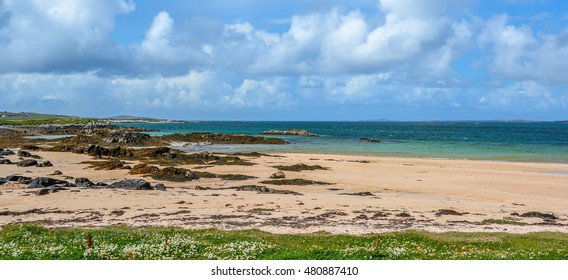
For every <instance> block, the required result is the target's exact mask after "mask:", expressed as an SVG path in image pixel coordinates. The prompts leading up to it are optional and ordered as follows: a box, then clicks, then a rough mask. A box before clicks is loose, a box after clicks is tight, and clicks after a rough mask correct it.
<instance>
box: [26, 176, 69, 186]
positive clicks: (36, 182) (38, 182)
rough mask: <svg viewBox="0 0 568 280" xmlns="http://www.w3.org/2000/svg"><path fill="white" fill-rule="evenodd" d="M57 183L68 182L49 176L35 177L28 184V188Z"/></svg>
mask: <svg viewBox="0 0 568 280" xmlns="http://www.w3.org/2000/svg"><path fill="white" fill-rule="evenodd" d="M57 184H69V183H68V182H66V181H61V180H57V179H53V178H49V177H37V178H35V179H33V180H32V181H31V182H30V183H29V184H28V188H45V187H49V186H53V185H57Z"/></svg>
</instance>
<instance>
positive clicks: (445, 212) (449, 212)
mask: <svg viewBox="0 0 568 280" xmlns="http://www.w3.org/2000/svg"><path fill="white" fill-rule="evenodd" d="M443 215H454V216H462V215H463V214H462V213H460V212H458V211H455V210H451V209H440V210H438V212H436V216H437V217H440V216H443Z"/></svg>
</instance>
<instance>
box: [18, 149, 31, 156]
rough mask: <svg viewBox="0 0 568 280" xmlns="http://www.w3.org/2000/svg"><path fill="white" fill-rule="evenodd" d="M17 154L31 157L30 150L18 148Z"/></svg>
mask: <svg viewBox="0 0 568 280" xmlns="http://www.w3.org/2000/svg"><path fill="white" fill-rule="evenodd" d="M18 156H19V157H32V154H30V152H28V151H23V150H19V151H18Z"/></svg>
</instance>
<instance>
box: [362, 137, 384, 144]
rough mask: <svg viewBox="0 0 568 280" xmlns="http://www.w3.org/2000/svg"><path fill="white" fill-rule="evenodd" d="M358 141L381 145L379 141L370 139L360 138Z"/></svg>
mask: <svg viewBox="0 0 568 280" xmlns="http://www.w3.org/2000/svg"><path fill="white" fill-rule="evenodd" d="M359 141H361V142H368V143H381V140H379V139H375V138H370V137H364V138H361V139H359Z"/></svg>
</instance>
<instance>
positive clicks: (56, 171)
mask: <svg viewBox="0 0 568 280" xmlns="http://www.w3.org/2000/svg"><path fill="white" fill-rule="evenodd" d="M51 175H63V172H61V171H60V170H55V171H53V173H52V174H51Z"/></svg>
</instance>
